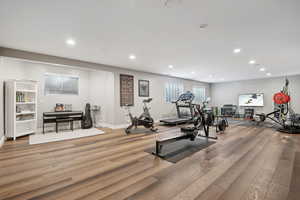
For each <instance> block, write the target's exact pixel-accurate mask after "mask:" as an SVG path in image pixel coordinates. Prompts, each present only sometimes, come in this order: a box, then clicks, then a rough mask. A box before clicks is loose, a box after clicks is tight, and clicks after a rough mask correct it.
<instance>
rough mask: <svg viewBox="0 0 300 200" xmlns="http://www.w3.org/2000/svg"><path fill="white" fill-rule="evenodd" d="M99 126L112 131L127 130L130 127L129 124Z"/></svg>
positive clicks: (101, 124)
mask: <svg viewBox="0 0 300 200" xmlns="http://www.w3.org/2000/svg"><path fill="white" fill-rule="evenodd" d="M99 125H100V127H107V128H111V129H120V128H126V127H128V126H129V124H118V125H114V124H108V123H100V124H99Z"/></svg>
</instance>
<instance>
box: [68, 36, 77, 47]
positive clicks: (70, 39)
mask: <svg viewBox="0 0 300 200" xmlns="http://www.w3.org/2000/svg"><path fill="white" fill-rule="evenodd" d="M66 44H67V45H69V46H75V45H76V41H75V40H74V39H72V38H69V39H67V40H66Z"/></svg>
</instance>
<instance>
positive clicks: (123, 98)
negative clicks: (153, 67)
mask: <svg viewBox="0 0 300 200" xmlns="http://www.w3.org/2000/svg"><path fill="white" fill-rule="evenodd" d="M133 105H134V76H132V75H127V74H120V106H133Z"/></svg>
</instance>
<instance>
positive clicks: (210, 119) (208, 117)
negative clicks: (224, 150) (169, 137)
mask: <svg viewBox="0 0 300 200" xmlns="http://www.w3.org/2000/svg"><path fill="white" fill-rule="evenodd" d="M206 104H207V102H204V103H203V106H202V107H201V106H200V105H194V106H195V111H194V112H195V118H194V126H193V127H190V126H187V127H182V128H181V131H182V132H184V133H187V134H193V135H195V137H196V136H198V137H205V138H210V139H218V138H217V137H216V136H210V135H209V128H210V127H213V126H214V127H215V128H216V133H218V132H221V131H225V129H226V128H227V127H228V121H227V116H224V115H214V113H213V111H212V110H211V109H207V108H206ZM200 130H203V132H204V135H200V134H198V132H199V131H200Z"/></svg>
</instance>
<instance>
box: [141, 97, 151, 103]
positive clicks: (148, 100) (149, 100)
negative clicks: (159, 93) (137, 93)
mask: <svg viewBox="0 0 300 200" xmlns="http://www.w3.org/2000/svg"><path fill="white" fill-rule="evenodd" d="M151 101H152V98H148V99H144V100H143V103H150V102H151Z"/></svg>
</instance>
